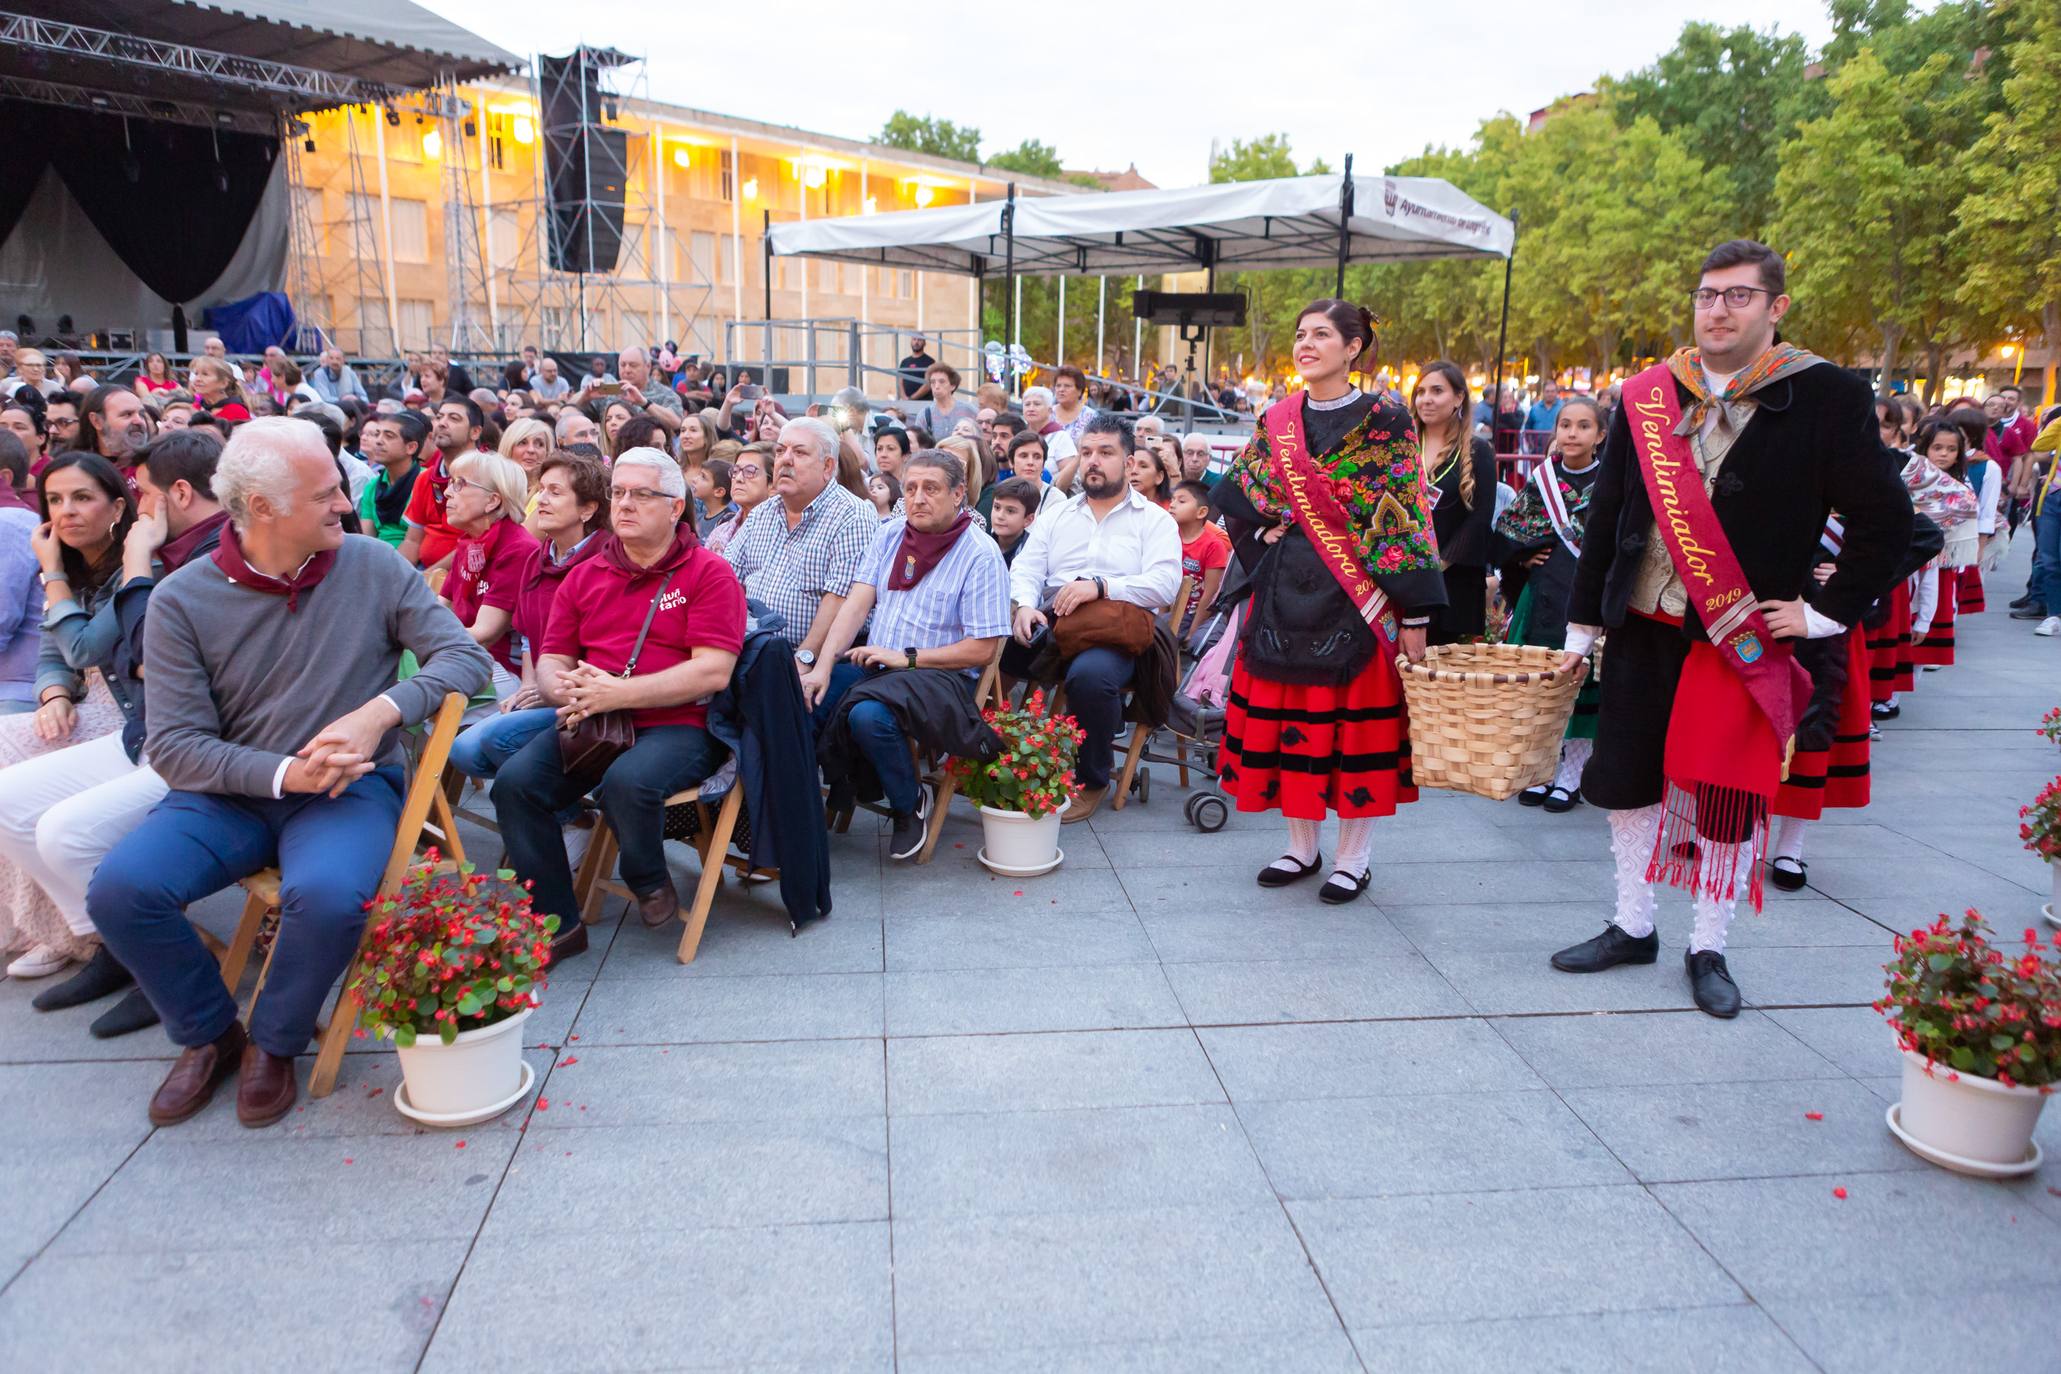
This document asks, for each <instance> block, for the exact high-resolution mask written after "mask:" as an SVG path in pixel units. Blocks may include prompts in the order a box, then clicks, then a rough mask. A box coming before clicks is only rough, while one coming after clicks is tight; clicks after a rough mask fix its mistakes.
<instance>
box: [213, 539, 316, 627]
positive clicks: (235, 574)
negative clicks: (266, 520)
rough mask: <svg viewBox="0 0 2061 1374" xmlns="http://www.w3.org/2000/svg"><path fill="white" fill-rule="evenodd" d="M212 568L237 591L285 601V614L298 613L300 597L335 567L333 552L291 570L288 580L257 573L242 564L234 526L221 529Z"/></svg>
mask: <svg viewBox="0 0 2061 1374" xmlns="http://www.w3.org/2000/svg"><path fill="white" fill-rule="evenodd" d="M215 566H216V567H218V568H220V569H221V570H222V575H223V576H224V577H226V578H228V579H229V580H230V581H231V582H234V583H235V584H236V585H237V586H239V587H249V588H250V589H251V590H252V591H254V592H264V593H266V594H268V595H270V596H283V597H285V598H286V609H287V611H288V612H289V613H291V612H294V611H297V610H299V609H300V594H301V593H302V592H304V591H307V590H308V589H309V588H311V587H313V586H314V585H315V584H316V583H318V582H320V581H321V580H322V579H323V578H324V577H326V576H327V575H328V573H329V570H330V569H331V568H332V567H334V566H336V550H335V549H324V550H323V551H322V552H320V553H318V554H316V555H315V556H314V557H313V558H310V559H309V560H308V561H307V562H305V563H303V564H301V565H300V567H298V568H296V569H295V570H294V574H293V576H292V577H273V576H271V575H270V574H267V573H261V572H259V571H258V570H257V569H256V568H253V567H252V566H251V565H250V564H249V563H247V562H245V561H244V557H243V546H242V545H241V544H240V543H238V542H237V539H236V526H234V525H224V526H222V542H221V543H219V544H217V545H216V546H215Z"/></svg>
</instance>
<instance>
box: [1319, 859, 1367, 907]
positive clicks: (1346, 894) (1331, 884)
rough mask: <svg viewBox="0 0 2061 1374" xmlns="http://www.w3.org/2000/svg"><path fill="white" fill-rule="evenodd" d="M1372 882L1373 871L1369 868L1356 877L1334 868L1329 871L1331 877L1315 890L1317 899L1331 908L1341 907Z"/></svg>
mask: <svg viewBox="0 0 2061 1374" xmlns="http://www.w3.org/2000/svg"><path fill="white" fill-rule="evenodd" d="M1373 881H1374V870H1373V868H1372V867H1371V866H1370V867H1369V868H1368V869H1367V871H1366V872H1365V873H1361V874H1359V875H1357V876H1355V875H1354V874H1351V873H1347V872H1346V871H1345V870H1344V869H1342V868H1334V869H1332V870H1331V876H1330V877H1328V878H1326V879H1325V880H1324V885H1323V886H1322V887H1320V888H1318V889H1317V899H1318V900H1319V901H1324V902H1329V903H1331V905H1333V906H1343V905H1345V904H1346V903H1347V902H1350V901H1353V900H1354V899H1356V898H1357V897H1358V896H1359V895H1360V894H1361V893H1362V892H1365V891H1366V890H1367V884H1369V883H1371V882H1373Z"/></svg>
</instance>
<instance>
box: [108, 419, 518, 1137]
mask: <svg viewBox="0 0 2061 1374" xmlns="http://www.w3.org/2000/svg"><path fill="white" fill-rule="evenodd" d="M214 489H215V495H216V497H217V498H218V499H219V500H220V501H221V503H222V505H223V507H224V508H225V509H226V510H227V511H228V512H229V521H230V523H229V524H228V525H227V526H226V527H224V528H223V529H222V531H221V536H220V538H221V542H220V543H219V544H218V545H217V546H216V548H215V551H214V553H213V554H212V555H211V556H209V557H207V558H204V559H198V560H196V561H194V562H191V563H188V564H186V565H185V566H184V567H182V568H180V569H179V570H178V571H177V572H175V573H173V574H172V575H171V576H169V577H167V578H166V579H165V580H164V581H163V582H162V583H160V584H158V586H157V588H156V589H155V590H154V591H153V592H152V593H151V597H150V615H149V617H148V619H147V620H146V621H145V622H144V627H143V666H144V672H143V677H144V694H145V703H146V707H147V719H148V721H149V737H148V740H147V741H146V743H145V745H144V752H145V753H146V754H147V755H148V756H149V759H150V766H151V768H152V769H153V770H154V771H155V772H156V773H157V774H158V776H159V777H161V778H162V779H163V780H164V782H165V785H166V786H167V787H168V788H170V792H169V793H168V795H167V796H166V797H165V799H164V800H163V801H161V802H159V803H158V805H157V806H156V808H155V809H153V810H152V811H151V813H150V815H149V817H148V818H147V819H145V820H144V822H143V823H142V825H140V826H139V827H137V829H136V830H135V831H133V832H132V833H131V834H130V835H129V836H128V837H127V838H126V839H124V840H122V841H121V842H120V843H119V844H117V845H116V846H115V847H114V849H113V850H111V851H110V852H109V854H108V856H107V858H106V859H105V860H103V861H102V862H101V864H100V867H99V869H98V870H96V872H95V873H94V875H93V881H92V883H91V884H90V885H89V886H88V888H87V892H86V909H87V912H88V913H89V914H90V915H91V917H92V919H93V924H94V925H95V926H97V927H98V928H99V930H100V933H101V938H102V939H104V940H105V941H106V942H107V946H108V948H109V949H111V950H113V951H114V954H115V957H116V958H117V959H118V960H120V962H121V963H122V964H123V965H124V966H125V967H127V968H128V969H129V971H130V972H131V973H133V974H135V976H136V981H137V983H138V984H139V985H141V987H142V988H143V991H144V992H145V994H146V995H148V996H149V998H150V1002H151V1005H152V1006H153V1007H155V1008H156V1009H157V1012H158V1015H160V1016H161V1017H163V1018H164V1023H165V1029H166V1032H167V1033H168V1034H169V1035H170V1036H171V1038H172V1040H173V1042H174V1043H175V1044H177V1045H179V1046H180V1048H181V1051H182V1052H181V1053H180V1055H179V1058H178V1061H177V1062H176V1063H174V1064H173V1066H172V1071H171V1073H170V1074H169V1075H167V1077H166V1078H165V1080H164V1083H163V1084H162V1086H160V1087H159V1088H158V1090H157V1094H156V1095H155V1096H154V1097H153V1098H152V1099H151V1103H150V1119H151V1121H152V1122H154V1123H155V1124H157V1125H160V1126H165V1125H170V1124H172V1123H174V1122H177V1121H183V1120H185V1119H186V1118H187V1117H190V1116H192V1115H193V1114H194V1113H196V1112H198V1111H200V1110H201V1109H202V1108H203V1107H205V1106H206V1105H207V1104H208V1101H209V1099H210V1098H212V1097H213V1095H214V1091H215V1088H216V1087H217V1085H219V1084H220V1083H221V1082H223V1081H224V1080H225V1079H227V1078H228V1077H229V1075H230V1074H232V1073H236V1074H238V1083H237V1090H236V1114H237V1117H238V1119H239V1120H241V1121H242V1122H243V1124H244V1125H246V1126H265V1125H269V1124H271V1123H272V1122H274V1121H277V1120H278V1119H279V1118H280V1117H282V1116H284V1115H286V1113H287V1112H289V1111H291V1110H292V1109H293V1103H294V1098H295V1096H296V1085H295V1082H294V1071H293V1061H294V1056H295V1055H297V1054H299V1053H300V1052H301V1051H302V1050H303V1049H305V1048H306V1047H307V1044H308V1040H309V1037H310V1036H312V1035H313V1034H314V1030H315V1017H316V1014H317V1012H318V1011H319V1010H320V1009H321V1006H322V1002H323V999H324V998H325V997H326V996H327V995H328V992H329V989H330V986H331V984H333V983H334V982H335V981H336V979H337V977H338V975H340V974H341V973H342V972H343V971H344V968H345V966H346V965H347V964H349V962H350V960H351V956H352V954H353V953H355V952H356V950H357V947H358V935H359V932H360V931H361V930H362V929H363V928H364V924H365V911H364V904H365V902H366V901H367V900H368V899H369V898H370V897H371V896H372V894H373V891H374V890H375V889H376V888H377V886H378V884H379V878H380V873H381V871H382V870H383V869H384V867H385V865H386V859H387V855H388V852H389V851H390V850H391V849H392V848H393V843H394V827H395V826H396V825H397V824H398V823H399V821H400V815H401V791H402V781H401V779H402V757H401V730H402V728H403V727H405V726H408V725H413V724H415V723H416V722H418V721H421V720H423V719H425V718H427V717H428V716H429V715H431V714H432V713H433V712H434V711H435V710H436V708H437V707H438V706H439V705H440V704H442V702H443V700H444V697H445V695H446V694H447V693H450V692H457V693H459V694H460V695H461V696H470V695H472V694H473V693H474V692H476V691H478V690H479V689H480V688H481V687H483V686H485V685H486V681H487V677H488V674H489V672H490V670H491V668H492V661H491V660H490V659H488V657H487V655H486V651H485V650H484V649H482V648H480V647H479V646H478V645H477V644H474V643H473V642H472V639H471V637H470V636H469V635H467V634H466V633H465V630H464V627H462V626H461V625H459V623H458V621H457V619H456V618H455V617H454V616H453V615H452V614H451V613H450V611H448V610H446V609H445V608H444V607H443V606H442V605H440V604H438V602H437V599H436V597H435V596H434V595H433V594H432V593H431V592H430V590H429V586H428V584H427V583H425V582H424V581H423V580H422V577H421V575H420V574H418V573H417V572H416V571H415V569H414V568H412V567H410V566H409V565H408V564H407V562H405V561H404V560H403V559H402V558H401V557H400V555H399V554H398V553H396V552H395V551H394V550H393V549H392V548H391V547H389V546H388V545H386V544H383V543H381V542H380V541H379V540H377V539H346V538H345V537H344V533H343V523H342V522H343V517H344V516H345V514H347V513H348V512H349V510H350V498H349V497H348V496H347V495H346V494H345V493H344V490H343V484H342V480H341V478H340V477H339V476H338V473H337V470H336V464H335V463H334V462H332V461H331V460H330V456H329V446H328V444H327V443H326V442H324V440H323V438H322V432H321V431H320V430H319V429H317V428H316V427H315V426H314V425H312V424H310V423H308V422H307V421H306V420H292V419H284V418H272V419H262V420H253V421H250V422H249V423H247V424H245V425H243V426H242V427H241V428H239V429H238V430H237V432H236V434H235V436H234V437H233V438H232V439H231V440H230V442H229V445H228V447H227V448H225V449H224V450H223V451H222V456H221V459H220V460H219V462H218V463H217V465H216V469H215V476H214ZM404 650H406V651H409V652H412V653H413V654H414V655H415V658H416V661H417V663H418V665H419V668H418V671H417V672H416V673H415V675H414V676H413V677H410V678H409V679H408V680H407V681H405V682H402V681H399V680H398V674H399V669H400V663H401V654H402V652H403V651H404ZM269 866H277V867H278V869H279V870H280V887H279V898H280V907H281V911H282V913H283V914H282V917H281V920H280V927H279V935H278V944H277V945H276V947H275V949H274V953H273V957H272V963H271V971H270V973H269V974H268V975H267V977H266V982H265V995H264V996H263V997H262V998H260V999H259V1000H258V1003H257V1006H256V1008H255V1009H254V1010H253V1012H252V1014H251V1021H250V1029H249V1032H248V1034H246V1032H245V1030H244V1027H243V1025H242V1023H241V1022H240V1021H239V1020H238V1019H237V1008H236V999H235V996H234V995H233V994H232V993H231V991H230V990H229V989H228V988H226V987H224V986H223V985H222V975H221V972H220V970H219V968H218V967H217V965H216V962H215V957H214V955H212V954H210V953H209V952H208V949H207V946H206V945H204V944H202V943H201V940H200V936H199V935H198V934H197V933H196V932H195V931H194V929H193V927H192V925H191V924H190V923H188V921H187V920H186V915H185V909H186V906H187V904H188V903H190V902H194V901H198V900H199V899H201V898H202V897H205V896H207V895H208V894H210V893H213V892H218V891H220V890H221V889H223V888H225V887H228V886H229V885H230V884H231V883H234V882H236V881H237V880H238V879H240V878H244V877H247V876H249V875H250V874H252V873H255V872H257V871H258V870H259V869H261V868H265V867H269ZM339 1014H347V1013H339ZM239 1066H240V1071H239Z"/></svg>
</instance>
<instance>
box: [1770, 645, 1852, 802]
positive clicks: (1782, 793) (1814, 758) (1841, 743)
mask: <svg viewBox="0 0 2061 1374" xmlns="http://www.w3.org/2000/svg"><path fill="white" fill-rule="evenodd" d="M1846 638H1847V657H1846V691H1845V693H1844V694H1843V695H1842V696H1841V697H1840V698H1839V716H1838V720H1837V721H1836V723H1835V724H1834V725H1833V730H1832V746H1831V748H1829V749H1799V750H1797V751H1796V752H1795V754H1793V755H1791V756H1790V759H1789V776H1788V777H1786V778H1784V779H1783V780H1782V786H1781V787H1780V789H1778V790H1777V791H1776V793H1775V805H1774V807H1773V810H1774V814H1775V815H1777V816H1795V817H1797V818H1799V819H1801V820H1806V821H1814V820H1816V819H1818V817H1819V816H1820V815H1822V814H1823V813H1824V812H1825V811H1826V810H1828V809H1831V810H1841V809H1844V810H1858V809H1859V808H1861V807H1863V806H1866V805H1867V804H1868V791H1869V787H1868V697H1869V694H1868V693H1867V692H1865V691H1863V690H1862V684H1864V683H1866V682H1867V680H1868V661H1869V658H1870V657H1871V655H1870V651H1869V649H1868V646H1867V645H1866V644H1864V643H1862V642H1861V637H1860V636H1859V635H1853V634H1850V635H1848V636H1847V637H1846Z"/></svg>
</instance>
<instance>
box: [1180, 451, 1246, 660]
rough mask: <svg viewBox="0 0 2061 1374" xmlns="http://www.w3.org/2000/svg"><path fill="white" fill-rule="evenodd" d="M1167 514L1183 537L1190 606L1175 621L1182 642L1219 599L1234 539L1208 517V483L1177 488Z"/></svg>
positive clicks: (1191, 483) (1182, 549) (1183, 573)
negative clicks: (1218, 593)
mask: <svg viewBox="0 0 2061 1374" xmlns="http://www.w3.org/2000/svg"><path fill="white" fill-rule="evenodd" d="M1167 511H1168V513H1169V514H1171V515H1172V516H1173V517H1174V525H1175V527H1176V528H1177V529H1179V531H1180V534H1181V575H1182V576H1183V577H1185V578H1187V579H1188V582H1189V584H1190V586H1189V591H1188V604H1187V606H1186V607H1185V608H1183V610H1182V612H1181V616H1180V619H1178V620H1177V621H1175V622H1174V637H1175V638H1176V639H1183V638H1186V637H1187V634H1188V632H1189V631H1190V630H1192V629H1194V628H1195V626H1197V625H1200V624H1201V623H1202V618H1203V617H1204V616H1205V615H1207V614H1209V608H1210V606H1211V604H1212V603H1214V602H1215V601H1216V599H1217V588H1218V587H1219V586H1220V585H1222V583H1223V580H1224V569H1225V568H1227V567H1229V566H1230V565H1231V540H1230V537H1229V536H1228V535H1226V534H1225V533H1224V532H1223V531H1222V530H1221V529H1219V528H1217V526H1216V524H1215V523H1214V522H1213V521H1211V519H1210V518H1209V516H1210V511H1209V484H1208V483H1206V482H1183V483H1181V484H1180V485H1179V486H1177V487H1175V488H1174V496H1173V500H1172V502H1171V503H1170V504H1169V505H1168V507H1167Z"/></svg>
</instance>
